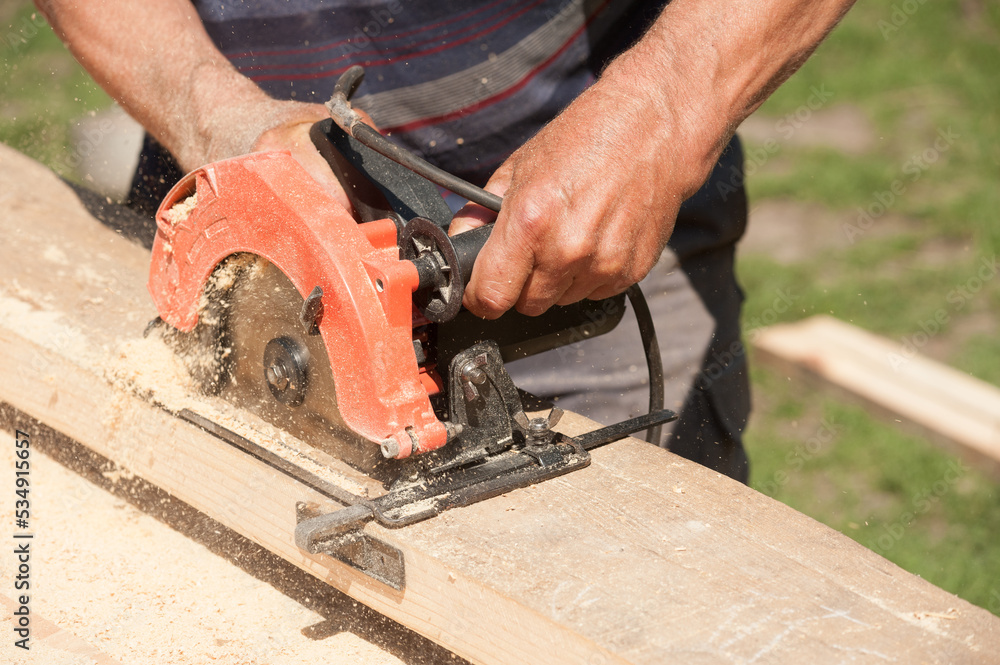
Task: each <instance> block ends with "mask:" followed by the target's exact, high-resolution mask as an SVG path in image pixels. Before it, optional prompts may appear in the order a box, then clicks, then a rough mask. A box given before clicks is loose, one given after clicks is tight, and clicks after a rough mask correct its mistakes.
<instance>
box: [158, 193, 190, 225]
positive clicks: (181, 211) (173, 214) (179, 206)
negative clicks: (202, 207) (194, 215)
mask: <svg viewBox="0 0 1000 665" xmlns="http://www.w3.org/2000/svg"><path fill="white" fill-rule="evenodd" d="M197 206H198V195H197V194H192V195H191V196H189V197H187V198H186V199H182V200H181V201H178V202H177V203H175V204H174V207H172V208H171V209H170V210H167V211H166V212H164V213H163V221H165V222H166V223H167V224H169V225H170V227H171V228H173V227H175V226H177V225H178V224H180V223H181V222H184V221H186V220H187V218H188V217H190V216H191V212H192V211H193V210H194V209H195V208H196V207H197Z"/></svg>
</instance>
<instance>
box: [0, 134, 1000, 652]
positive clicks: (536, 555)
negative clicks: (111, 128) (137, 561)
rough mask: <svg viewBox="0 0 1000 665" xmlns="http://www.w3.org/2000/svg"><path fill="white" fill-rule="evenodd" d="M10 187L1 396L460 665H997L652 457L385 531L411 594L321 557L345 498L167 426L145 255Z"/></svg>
mask: <svg viewBox="0 0 1000 665" xmlns="http://www.w3.org/2000/svg"><path fill="white" fill-rule="evenodd" d="M0 182H2V183H3V187H2V190H0V191H2V192H3V193H2V194H0V196H2V197H3V200H2V201H0V206H3V208H4V210H5V211H6V212H5V214H4V216H3V217H2V218H0V237H3V238H4V239H5V242H4V243H0V376H3V377H4V380H3V381H2V382H0V400H2V401H6V402H8V403H10V404H12V405H14V406H15V407H16V408H17V409H19V410H21V411H22V412H24V413H26V414H30V415H31V416H33V417H35V418H37V419H39V420H41V421H43V422H45V423H46V424H48V425H50V426H51V427H53V428H55V429H57V430H59V431H60V432H63V433H64V434H66V435H67V436H69V437H71V438H73V439H75V440H77V441H79V442H80V443H82V444H83V445H85V446H87V447H88V448H90V449H92V450H94V451H96V452H97V453H99V454H101V455H103V456H105V457H107V458H108V459H110V460H113V461H114V462H116V463H118V464H120V465H121V466H123V467H125V468H126V469H128V470H129V471H130V472H132V473H135V474H137V475H138V476H140V477H141V478H144V479H146V480H148V481H150V482H152V483H153V484H155V485H157V486H159V487H161V488H163V489H164V490H165V491H167V492H169V493H170V494H172V495H174V496H175V497H177V498H179V499H181V500H183V501H184V502H186V503H188V504H189V505H191V506H193V507H194V508H196V509H197V510H199V511H202V512H204V513H205V514H207V515H209V516H210V517H212V518H213V519H216V520H218V521H219V522H221V523H223V524H225V525H227V526H229V527H230V528H232V529H233V530H235V531H237V532H238V533H240V534H242V535H244V536H246V537H247V538H249V539H251V540H253V541H255V542H257V543H259V544H260V545H262V546H263V547H265V548H266V549H268V550H270V551H271V552H274V553H275V554H277V555H279V556H281V557H282V558H284V559H286V560H287V561H289V562H291V563H293V564H295V565H296V566H299V567H301V568H303V569H304V570H307V571H309V572H310V573H312V574H313V575H315V576H316V577H318V578H320V579H322V580H324V581H326V582H327V583H328V584H329V585H331V586H332V587H335V588H337V589H340V590H342V591H344V592H345V593H347V594H348V595H350V596H352V597H354V598H356V599H358V600H359V601H361V602H362V603H364V604H366V605H368V606H369V607H372V608H374V609H375V610H377V611H378V612H381V613H382V614H384V615H386V616H388V617H391V618H393V619H395V620H396V621H399V622H400V623H402V624H404V625H406V626H408V627H410V628H412V629H413V630H415V631H417V632H419V633H420V634H422V635H425V636H427V637H429V638H430V639H432V640H434V641H436V642H438V643H439V644H441V645H443V646H445V647H446V648H448V649H450V650H451V651H453V652H454V653H456V654H458V655H460V656H462V657H465V658H468V659H469V660H472V661H474V662H477V663H496V664H506V663H540V664H541V663H546V664H548V663H589V664H592V665H598V664H601V665H603V664H610V663H634V664H639V663H643V664H645V663H650V664H651V663H663V662H673V661H677V662H691V661H699V662H758V661H760V662H765V661H766V662H789V663H791V662H795V663H797V662H801V661H802V660H803V659H805V658H809V659H812V660H816V659H818V660H819V661H821V662H841V661H843V660H845V659H848V660H849V659H852V658H854V657H861V658H868V659H871V658H873V657H875V656H874V655H873V654H878V655H881V656H882V657H883V658H884V659H887V660H890V659H895V660H896V661H898V662H917V661H931V662H933V661H938V662H949V663H958V662H963V663H964V662H969V663H973V662H982V663H986V662H989V661H990V659H992V658H993V655H994V654H995V653H997V652H998V650H1000V619H997V618H996V617H994V616H992V615H991V614H989V613H988V612H986V611H985V610H982V609H980V608H976V607H974V606H972V605H970V604H968V603H966V602H964V601H962V600H960V599H958V598H957V597H955V596H953V595H951V594H948V593H945V592H944V591H941V590H940V589H937V588H936V587H934V586H932V585H931V584H929V583H927V582H925V581H923V580H921V579H919V578H917V577H915V576H913V575H910V574H908V573H906V572H905V571H903V570H901V569H899V568H898V567H896V566H895V565H893V564H891V563H889V562H887V561H885V560H884V559H882V558H880V557H879V556H877V555H876V554H874V553H872V552H870V551H868V550H866V549H865V548H863V547H861V546H860V545H858V544H856V543H854V542H853V541H851V540H850V539H848V538H846V537H845V536H842V535H841V534H838V533H836V532H834V531H832V530H830V529H828V528H826V527H825V526H823V525H820V524H818V523H816V522H814V521H813V520H811V519H809V518H808V517H805V516H804V515H801V514H799V513H796V512H795V511H793V510H792V509H790V508H788V507H786V506H784V505H782V504H780V503H777V502H775V501H773V500H771V499H769V498H767V497H765V496H763V495H761V494H759V493H757V492H754V491H753V490H751V489H749V488H747V487H745V486H743V485H741V484H739V483H737V482H735V481H732V480H730V479H728V478H725V477H723V476H721V475H719V474H717V473H714V472H710V471H708V470H706V469H705V468H703V467H700V466H698V465H696V464H693V463H691V462H688V461H685V460H683V459H680V458H678V457H676V456H674V455H671V454H670V453H668V452H666V451H663V450H661V449H659V448H655V447H652V446H650V445H648V444H645V443H642V442H640V441H636V440H634V439H632V440H625V441H621V442H618V443H616V444H613V445H611V446H608V447H606V448H603V449H600V450H598V451H595V455H594V463H593V464H592V465H591V466H590V467H589V468H587V469H584V470H582V471H578V472H575V473H573V474H570V475H568V476H565V477H562V478H558V479H555V480H552V481H549V482H545V483H542V484H540V485H537V486H533V487H530V488H526V489H524V490H519V491H516V492H511V493H509V494H507V495H504V496H500V497H497V498H495V499H491V500H490V501H487V502H484V503H480V504H476V505H474V506H470V507H467V508H463V509H459V510H453V511H450V512H448V513H445V514H443V515H441V516H440V517H438V518H435V519H434V520H430V521H427V522H422V523H420V524H417V525H414V526H411V527H407V528H405V529H401V530H395V531H389V530H385V529H382V528H380V527H378V526H377V525H369V526H368V527H367V528H368V530H369V532H370V533H372V534H376V535H377V536H378V537H379V538H382V539H384V540H386V541H387V542H390V543H392V544H393V545H395V546H396V547H398V548H399V549H400V550H402V551H403V552H404V555H405V561H406V570H407V584H406V588H405V590H404V591H402V592H400V591H396V590H394V589H392V588H389V587H387V586H385V585H383V584H380V583H378V582H375V581H374V580H372V579H370V578H368V577H366V576H364V575H362V574H360V573H358V572H357V571H356V570H354V569H353V568H350V567H348V566H346V565H344V564H341V563H339V562H338V561H335V560H333V559H331V558H329V557H326V556H323V555H309V554H306V553H305V552H303V551H301V550H299V549H298V548H297V547H295V545H294V542H293V539H292V533H293V530H294V527H295V521H296V516H295V506H296V503H297V502H299V501H315V502H318V503H325V504H329V501H327V500H326V499H325V498H324V497H323V496H321V495H319V494H318V493H316V492H315V491H313V490H311V489H309V488H308V487H305V486H303V485H302V484H300V483H299V482H297V481H295V480H294V479H292V478H290V477H289V476H287V475H285V474H283V473H281V472H279V471H278V470H277V469H275V468H274V467H272V466H268V465H266V464H264V463H262V462H260V461H259V460H256V459H253V458H250V457H248V456H247V455H245V454H243V453H241V452H239V451H238V450H236V449H235V448H233V447H232V446H230V445H228V444H226V443H224V442H222V441H220V440H219V439H217V438H215V437H213V436H211V435H208V434H206V433H205V432H203V431H202V430H200V429H198V428H197V427H194V426H192V425H190V424H189V423H186V422H184V421H182V420H179V419H178V418H176V417H175V416H174V415H172V414H171V412H170V410H169V409H170V408H175V407H176V405H177V404H180V403H184V402H185V400H188V399H192V397H191V396H190V395H189V394H188V392H187V391H186V390H185V389H184V387H183V385H181V384H179V383H175V381H180V379H178V378H177V377H176V375H175V374H172V373H171V372H159V371H154V369H155V368H156V367H157V366H158V365H159V363H158V362H155V359H154V358H153V354H154V351H153V350H152V349H153V347H151V346H145V347H144V346H142V344H143V343H142V342H141V341H140V338H141V331H142V329H143V327H144V325H145V322H146V321H148V320H149V319H150V318H152V316H153V315H154V312H153V310H152V307H151V304H150V301H149V299H148V297H147V295H146V293H145V287H144V284H145V276H146V271H147V267H148V266H147V263H148V254H147V253H146V252H145V251H144V250H143V249H142V248H140V247H138V246H136V245H134V244H132V243H130V242H128V241H126V240H123V239H122V238H120V237H117V236H116V235H115V234H114V233H112V232H110V231H108V230H107V229H106V228H105V227H103V226H102V225H101V224H100V223H98V222H96V221H95V220H94V219H93V218H92V217H91V216H90V215H89V214H88V213H87V212H86V211H85V210H83V209H82V208H81V206H80V204H79V201H78V199H77V197H76V196H74V194H73V193H72V192H71V191H70V190H69V189H68V188H66V187H65V186H64V185H63V184H62V183H60V182H59V181H58V180H57V179H55V178H54V177H53V176H52V175H51V174H49V173H48V172H47V171H45V170H44V169H42V168H41V167H39V166H38V165H37V164H34V163H32V162H31V161H30V160H27V159H26V158H24V157H22V156H20V155H18V154H16V153H14V152H12V151H10V150H8V149H2V148H0ZM238 421H239V418H234V420H233V426H234V427H235V426H237V425H239V422H238ZM563 423H564V424H565V425H564V428H565V430H567V431H569V432H570V433H575V432H581V431H584V430H586V429H588V428H589V427H592V423H589V422H587V421H586V420H584V419H582V418H580V417H578V416H574V415H572V414H568V415H567V416H566V417H565V418H564V420H563ZM561 424H562V423H561ZM262 436H263V434H262ZM272 439H273V440H272V441H271V443H272V444H274V445H275V447H276V449H278V448H281V445H282V443H281V441H280V437H272ZM337 473H339V472H334V474H335V475H336V474H337ZM164 556H168V557H169V556H171V555H170V554H169V553H165V554H164ZM206 602H210V599H206Z"/></svg>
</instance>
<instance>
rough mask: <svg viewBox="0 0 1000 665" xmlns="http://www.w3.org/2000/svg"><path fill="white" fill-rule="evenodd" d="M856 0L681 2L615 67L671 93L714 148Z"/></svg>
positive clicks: (616, 72)
mask: <svg viewBox="0 0 1000 665" xmlns="http://www.w3.org/2000/svg"><path fill="white" fill-rule="evenodd" d="M854 1H855V0H756V1H749V2H732V1H731V0H674V1H673V2H671V3H670V4H669V5H668V6H667V8H666V9H665V10H664V11H663V13H662V14H661V15H660V17H659V18H658V19H657V21H656V22H655V24H654V25H653V27H652V28H651V29H650V30H649V31H648V32H647V34H646V35H645V36H644V37H643V39H641V40H640V41H639V43H638V44H636V45H635V46H634V47H633V48H632V49H630V50H629V51H628V52H626V53H625V54H623V55H622V56H621V57H620V58H619V59H618V60H616V61H615V62H614V63H612V65H611V66H610V67H609V72H608V73H609V74H611V75H612V76H617V77H626V78H635V77H641V78H642V79H644V81H643V85H644V86H647V89H649V90H657V91H659V92H662V93H665V95H666V96H664V97H663V99H662V104H663V105H664V106H665V107H669V108H670V110H669V111H668V112H671V113H674V114H675V115H677V114H679V115H680V116H681V117H680V119H681V120H682V121H683V124H684V125H686V126H687V127H688V129H689V131H690V132H691V133H692V134H700V135H702V138H703V139H704V140H705V141H706V142H707V143H708V144H711V145H712V146H713V151H712V152H713V154H715V153H717V151H719V150H721V149H722V147H724V146H725V145H726V143H728V141H729V139H730V138H731V137H732V134H733V133H734V132H735V131H736V128H737V127H738V126H739V125H740V123H741V122H743V120H744V119H745V118H746V117H747V116H749V115H750V114H751V113H753V111H754V110H756V109H757V107H758V106H760V104H761V103H763V101H764V100H765V99H767V97H768V96H769V95H770V94H771V93H772V92H774V90H775V89H776V88H777V87H778V86H779V85H781V83H782V82H784V81H785V80H786V79H787V78H788V77H789V76H791V75H792V73H794V72H795V71H796V70H797V69H798V68H799V67H800V66H801V65H802V63H803V62H805V60H806V59H807V58H808V57H809V55H810V54H812V52H813V51H814V50H815V49H816V47H817V46H818V45H819V43H820V42H821V41H822V40H823V38H824V37H826V35H827V34H828V33H829V32H830V30H832V29H833V27H834V26H836V24H837V23H838V22H839V21H840V19H841V18H842V17H843V15H844V14H845V13H846V12H847V10H848V9H850V7H851V6H852V5H853V4H854ZM665 79H669V80H665ZM664 84H665V85H664ZM706 157H708V158H709V161H711V162H712V163H714V161H715V156H711V157H709V156H706Z"/></svg>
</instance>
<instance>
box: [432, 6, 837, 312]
mask: <svg viewBox="0 0 1000 665" xmlns="http://www.w3.org/2000/svg"><path fill="white" fill-rule="evenodd" d="M851 4H853V0H753V1H744V2H732V0H673V2H671V3H670V4H669V5H668V6H667V8H666V9H665V10H664V11H663V13H662V14H661V15H660V17H659V18H658V19H657V21H656V22H655V24H654V25H653V27H652V28H651V29H650V30H649V32H648V33H647V34H646V35H645V36H644V37H643V38H642V39H641V40H640V41H639V42H638V43H637V44H636V45H635V46H634V47H632V48H631V49H630V50H629V51H626V52H625V53H624V54H622V55H621V56H620V57H619V58H618V59H616V60H615V61H614V62H612V63H611V64H610V65H609V66H608V68H607V70H606V71H605V72H604V73H603V74H602V75H601V78H600V79H599V80H598V81H597V82H596V83H595V84H594V85H593V86H592V87H591V88H590V89H589V90H587V91H586V92H585V93H583V94H582V95H581V96H580V97H579V98H578V99H577V100H576V101H574V102H573V103H572V104H571V105H570V106H569V107H568V108H567V109H566V110H565V111H564V112H563V113H562V114H561V115H560V116H559V117H557V118H556V119H555V120H553V121H552V122H551V123H550V124H549V125H548V126H546V127H545V129H543V130H542V131H541V132H539V133H538V135H537V136H535V137H534V138H533V139H531V140H530V141H529V142H528V143H526V144H525V145H524V146H523V147H522V148H521V149H519V150H518V151H517V152H515V153H514V154H513V155H512V156H511V157H510V158H509V159H508V160H507V161H506V162H505V163H504V164H503V165H502V166H501V167H500V168H499V169H498V170H497V172H496V173H495V174H494V176H493V177H492V178H491V179H490V181H489V183H488V184H487V186H486V189H487V190H489V191H491V192H493V193H495V194H498V195H501V196H503V197H504V202H503V206H502V208H501V211H500V214H499V215H498V216H496V221H495V228H494V230H493V233H492V235H491V237H490V239H489V241H488V242H487V244H486V246H485V247H484V248H483V250H482V252H481V253H480V255H479V258H478V259H477V262H476V266H475V268H474V269H473V272H472V279H471V281H470V283H469V286H468V288H467V289H466V291H465V305H466V307H467V308H468V309H470V310H471V311H472V312H473V313H475V314H478V315H480V316H483V317H486V318H496V317H498V316H500V315H501V314H503V313H504V312H505V311H507V310H508V309H510V308H511V307H516V308H517V309H518V310H519V311H521V312H522V313H525V314H532V315H534V314H540V313H542V312H544V311H545V310H546V309H548V308H549V307H551V306H552V305H554V304H560V305H564V304H569V303H572V302H576V301H578V300H581V299H583V298H595V299H596V298H605V297H609V296H612V295H614V294H616V293H620V292H622V291H624V290H625V289H626V288H627V287H628V286H629V285H630V284H633V283H635V282H638V281H639V280H640V279H642V278H643V277H644V276H645V275H646V273H647V272H649V270H650V269H651V268H652V267H653V265H655V263H656V261H657V260H658V259H659V256H660V252H661V251H662V249H663V247H664V246H665V245H666V242H667V240H668V239H669V237H670V234H671V232H672V231H673V226H674V221H675V220H676V216H677V211H678V209H679V208H680V204H681V203H682V202H683V201H684V200H685V199H686V198H688V197H689V196H691V195H692V194H694V192H695V191H697V189H698V187H699V186H700V185H701V184H702V183H703V182H704V180H705V179H706V178H707V177H708V175H709V173H711V169H712V166H713V165H714V164H715V162H716V160H717V159H718V156H719V153H720V152H721V150H722V149H723V147H724V146H725V145H726V144H727V143H728V141H729V139H730V138H731V137H732V134H733V132H734V131H735V129H736V127H737V126H739V124H740V123H741V122H742V121H743V120H744V119H745V118H746V117H747V116H748V115H749V114H750V113H752V112H753V111H754V110H755V109H756V108H757V107H758V106H759V105H760V104H761V103H762V102H763V101H764V100H765V99H766V98H767V96H768V95H769V94H770V93H771V92H772V91H773V90H774V89H775V88H777V87H778V85H780V83H781V82H783V81H784V80H785V79H786V78H787V77H788V76H790V75H791V73H792V72H794V71H795V70H796V69H797V68H798V67H799V66H800V65H801V64H802V63H803V62H804V61H805V59H806V58H807V57H808V56H809V54H810V53H812V51H813V50H814V49H815V47H816V46H817V45H818V44H819V42H820V41H821V40H822V39H823V37H825V36H826V34H827V33H828V32H829V31H830V30H831V29H832V28H833V26H834V25H836V23H837V21H838V20H839V19H840V18H841V16H843V14H844V12H846V11H847V9H848V8H849V7H850V6H851ZM492 217H493V216H492V214H491V213H489V212H488V211H486V210H485V209H483V208H480V207H478V206H475V205H472V204H470V205H469V206H466V208H464V209H463V210H462V211H460V212H459V213H458V215H456V217H455V220H454V222H453V223H452V231H451V232H452V233H460V232H462V231H464V230H468V229H470V228H473V227H475V226H479V225H481V224H484V223H488V222H489V221H491V220H492Z"/></svg>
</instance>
